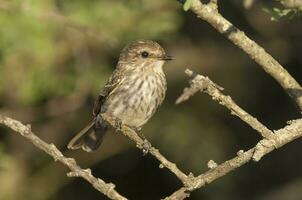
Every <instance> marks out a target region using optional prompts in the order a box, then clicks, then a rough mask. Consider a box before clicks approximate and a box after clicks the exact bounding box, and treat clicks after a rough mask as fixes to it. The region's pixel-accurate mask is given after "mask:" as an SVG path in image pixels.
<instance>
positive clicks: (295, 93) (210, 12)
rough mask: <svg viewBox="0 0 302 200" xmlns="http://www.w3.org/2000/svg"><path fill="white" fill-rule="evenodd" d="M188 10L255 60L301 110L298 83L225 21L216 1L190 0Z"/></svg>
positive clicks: (268, 55) (253, 42)
mask: <svg viewBox="0 0 302 200" xmlns="http://www.w3.org/2000/svg"><path fill="white" fill-rule="evenodd" d="M190 9H191V10H192V11H193V12H194V13H195V14H196V15H197V16H198V17H199V18H201V19H203V20H205V21H207V22H208V23H209V24H210V25H212V26H213V27H214V28H215V29H216V30H218V31H219V32H220V33H222V34H223V35H225V36H226V37H227V38H228V39H229V40H231V41H232V42H233V43H234V44H235V45H236V46H238V47H239V48H240V49H242V50H243V51H244V52H245V53H247V54H248V55H249V56H250V58H252V59H253V60H255V61H256V62H257V63H258V64H259V65H260V66H261V67H262V68H263V69H264V70H265V71H266V72H267V73H268V74H269V75H271V76H272V77H273V78H274V79H275V80H276V81H277V82H278V83H279V84H280V85H281V86H282V87H283V88H284V89H285V91H286V92H287V93H288V94H289V95H290V96H291V97H292V98H293V99H294V100H295V101H296V103H297V104H298V106H299V107H300V109H302V88H301V86H300V85H299V83H298V82H297V81H296V80H295V79H294V78H293V77H292V76H291V75H290V74H289V73H288V72H287V71H286V69H284V68H283V67H282V66H281V65H280V64H279V63H278V61H276V60H275V59H274V58H273V57H272V56H271V55H270V54H268V53H267V52H266V51H265V50H264V49H263V48H262V47H261V46H260V45H258V44H257V43H256V42H255V41H253V40H251V39H250V38H249V37H247V36H246V35H245V33H244V32H242V31H240V30H239V29H238V28H236V27H235V26H234V25H233V24H232V23H231V22H229V21H228V20H227V19H225V18H224V17H223V16H222V15H221V14H220V13H219V12H218V9H217V2H216V0H211V1H210V3H208V4H204V3H201V2H200V0H192V3H191V7H190Z"/></svg>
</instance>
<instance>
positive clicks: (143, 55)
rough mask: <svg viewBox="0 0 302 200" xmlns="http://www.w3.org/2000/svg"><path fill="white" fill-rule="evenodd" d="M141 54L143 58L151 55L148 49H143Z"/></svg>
mask: <svg viewBox="0 0 302 200" xmlns="http://www.w3.org/2000/svg"><path fill="white" fill-rule="evenodd" d="M141 55H142V57H143V58H147V57H148V56H149V53H148V52H147V51H143V52H142V53H141Z"/></svg>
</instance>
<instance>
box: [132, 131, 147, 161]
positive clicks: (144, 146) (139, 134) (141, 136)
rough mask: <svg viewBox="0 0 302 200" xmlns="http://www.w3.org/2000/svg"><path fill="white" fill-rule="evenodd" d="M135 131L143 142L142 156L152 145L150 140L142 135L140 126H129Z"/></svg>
mask: <svg viewBox="0 0 302 200" xmlns="http://www.w3.org/2000/svg"><path fill="white" fill-rule="evenodd" d="M131 128H132V129H133V130H134V131H135V132H136V133H137V135H138V136H139V137H140V138H141V139H142V140H143V141H144V143H143V146H142V147H143V148H142V149H143V156H145V155H147V154H148V152H149V150H150V148H151V147H152V146H151V144H150V142H149V141H148V140H147V139H146V137H145V136H144V134H142V128H141V127H138V128H137V127H131Z"/></svg>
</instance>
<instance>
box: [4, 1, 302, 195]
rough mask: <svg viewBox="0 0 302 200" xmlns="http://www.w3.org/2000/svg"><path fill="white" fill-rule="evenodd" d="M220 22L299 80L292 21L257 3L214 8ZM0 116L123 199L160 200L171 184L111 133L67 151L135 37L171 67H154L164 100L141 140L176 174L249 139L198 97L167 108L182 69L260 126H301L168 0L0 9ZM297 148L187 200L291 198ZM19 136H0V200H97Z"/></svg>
mask: <svg viewBox="0 0 302 200" xmlns="http://www.w3.org/2000/svg"><path fill="white" fill-rule="evenodd" d="M219 6H220V8H219V10H220V11H221V13H222V14H223V15H224V16H225V17H226V18H227V19H229V20H230V21H231V22H233V23H234V25H236V26H237V27H238V28H239V29H242V30H244V31H245V32H246V34H247V35H248V36H250V37H251V38H252V39H254V40H255V41H256V42H258V43H259V44H261V45H262V46H263V47H264V48H265V49H266V50H267V51H268V52H269V53H271V54H272V55H273V57H275V58H276V59H277V60H278V61H279V62H280V63H281V64H282V65H283V66H284V67H285V68H286V69H287V70H288V71H289V72H290V74H292V76H293V77H295V78H296V80H297V81H298V82H300V83H301V73H302V68H301V67H302V53H301V49H302V23H301V18H293V19H281V20H280V21H278V22H275V21H271V20H270V18H271V17H272V13H268V12H265V11H264V8H270V9H271V8H273V7H274V6H280V5H278V3H276V2H274V1H265V2H264V1H263V2H262V1H257V2H256V3H255V4H254V5H253V6H252V7H251V8H250V9H246V8H244V6H243V2H242V1H240V0H230V1H219ZM0 27H1V28H0V113H1V114H5V115H7V116H10V117H13V118H16V119H18V120H20V121H22V122H23V123H30V124H32V129H33V131H34V132H35V133H36V134H37V135H38V136H39V137H41V138H42V139H43V140H45V141H47V142H49V143H54V144H55V145H56V146H57V147H58V148H59V149H60V150H62V151H63V152H64V154H65V155H66V156H69V157H75V158H76V160H77V161H78V162H79V164H80V165H81V166H82V167H90V168H92V171H93V173H94V175H96V176H98V177H101V178H103V179H104V180H105V181H107V182H111V181H112V182H113V183H115V184H116V188H117V190H118V191H119V192H120V193H121V194H123V195H125V196H126V197H128V198H129V199H133V200H141V199H144V200H154V199H160V198H163V197H165V196H167V195H170V194H171V193H172V192H174V191H175V190H176V189H178V188H179V187H180V186H181V184H180V182H179V181H178V180H177V179H176V178H175V177H174V176H173V175H172V174H171V173H170V172H169V171H168V170H166V169H159V167H158V165H159V163H158V161H157V160H155V159H154V158H153V157H152V156H150V155H146V156H143V155H142V152H141V151H140V150H138V149H137V148H135V145H134V144H133V143H132V142H130V141H129V140H128V139H126V138H125V137H124V136H122V135H120V134H115V133H114V132H110V133H109V134H107V135H106V137H105V140H104V142H103V144H102V146H101V148H100V149H99V150H98V151H96V152H94V153H90V154H89V153H86V152H83V151H80V150H79V151H70V150H67V148H66V144H67V143H68V141H69V140H70V139H71V138H72V137H73V136H74V134H75V133H76V132H78V131H79V130H80V129H81V128H82V127H84V126H85V125H86V124H87V123H88V122H89V121H90V119H91V116H92V114H91V113H92V106H93V102H94V98H95V97H96V96H97V95H98V92H99V91H100V89H101V88H102V86H103V85H104V83H105V82H106V80H107V78H108V77H109V75H110V73H111V72H112V71H113V69H114V67H115V64H116V62H117V59H118V56H119V52H120V50H121V48H123V46H124V45H126V44H127V43H129V42H131V41H133V40H137V39H141V38H143V39H153V40H156V41H159V42H160V43H161V44H162V45H163V47H164V48H165V49H166V50H167V52H168V53H169V54H170V55H173V56H174V57H175V58H176V60H175V61H173V62H170V63H168V64H166V65H165V72H166V75H167V80H168V91H167V98H166V100H165V102H164V104H163V105H162V106H161V108H160V109H159V110H158V112H157V113H156V114H155V116H154V117H153V118H152V119H151V120H150V121H149V123H148V124H147V125H146V126H145V127H144V129H143V134H144V135H145V136H146V137H147V138H148V139H150V141H151V142H152V144H153V145H154V146H155V147H157V148H159V149H160V150H161V152H162V153H163V154H164V155H165V156H166V157H167V158H168V159H170V160H171V161H174V162H176V163H177V165H178V166H179V168H180V169H182V170H183V171H185V172H186V173H188V172H190V171H192V172H193V173H194V174H196V175H197V174H199V173H201V172H204V171H206V170H207V162H208V161H209V160H210V159H212V160H214V161H216V162H217V163H221V162H223V161H225V160H227V159H230V158H232V157H234V156H235V155H236V152H237V151H238V150H240V149H244V150H247V149H248V148H251V147H252V146H254V145H255V143H256V142H257V141H258V140H259V139H260V137H259V135H258V134H257V132H256V131H254V130H252V129H251V128H250V127H249V126H247V125H246V124H244V123H243V122H242V121H240V120H239V119H237V118H236V117H235V116H231V115H230V113H229V111H228V110H226V109H225V108H224V107H222V106H221V105H219V104H218V103H216V102H214V101H212V99H211V98H210V97H209V96H207V95H206V94H201V93H200V94H196V95H195V96H194V97H192V98H191V99H190V100H189V101H188V102H186V103H183V104H180V105H175V104H174V102H175V100H176V98H177V97H178V96H179V95H180V94H181V92H182V90H183V88H184V87H185V86H187V85H188V77H187V76H186V75H185V74H184V70H185V69H186V68H191V69H193V70H195V71H196V72H198V73H200V74H203V75H207V76H209V77H210V78H211V79H212V80H213V81H215V82H216V83H218V84H219V85H221V86H223V87H224V88H225V90H224V93H226V94H229V95H231V96H232V97H233V99H234V100H235V101H236V102H237V103H238V104H239V105H240V106H242V107H243V108H244V109H246V110H247V111H248V112H250V113H251V114H252V115H254V116H255V117H257V118H258V119H259V121H261V122H263V123H264V124H265V125H267V126H268V127H269V128H271V129H274V130H276V129H278V128H281V127H283V126H284V125H286V121H288V120H292V119H295V118H298V117H300V116H299V111H298V108H297V107H296V105H295V104H294V102H293V101H292V100H291V99H290V98H289V97H288V96H287V94H285V92H284V91H283V90H282V88H281V87H280V86H279V85H278V84H277V83H276V82H275V80H274V79H272V78H271V77H270V76H268V75H267V74H266V73H265V72H264V71H263V70H262V68H261V67H260V66H258V65H257V64H256V63H255V62H254V61H253V60H251V59H250V58H249V57H248V56H247V55H246V54H245V53H244V52H242V51H241V50H240V49H238V48H237V47H236V46H235V45H234V44H232V43H231V42H230V41H228V40H227V39H226V38H225V37H224V36H222V35H221V34H219V33H217V32H216V31H215V30H214V29H213V28H212V27H210V26H209V25H208V24H207V23H206V22H203V21H201V20H200V19H198V18H197V17H196V16H195V15H194V14H193V13H191V12H184V11H183V9H182V6H181V5H180V4H179V3H178V2H177V1H171V0H152V1H148V0H114V1H106V0H90V1H85V0H64V1H59V0H43V1H41V0H1V1H0ZM301 148H302V141H301V140H300V139H299V140H296V141H294V142H292V143H291V144H288V145H286V146H285V147H283V148H281V149H279V150H277V151H275V152H273V153H271V154H269V155H268V156H266V157H264V158H263V159H262V160H261V162H259V163H253V162H251V163H248V164H246V165H245V166H243V167H241V168H239V169H237V170H236V171H235V172H232V173H230V174H229V175H227V176H225V177H223V178H221V179H219V180H217V181H215V182H213V183H212V184H210V185H208V186H206V187H204V188H202V189H200V190H197V191H195V192H193V193H192V195H191V197H190V199H192V200H200V199H207V200H221V199H223V200H237V199H238V200H239V199H246V200H284V199H286V200H295V199H296V200H300V199H301V198H302V190H301V188H302V156H301ZM66 172H68V170H67V169H66V168H65V167H64V166H62V165H61V164H59V163H54V161H53V160H52V159H51V158H50V157H49V156H48V155H46V154H45V153H42V152H41V151H39V150H38V149H36V148H35V147H33V146H32V144H30V143H29V142H28V141H26V140H25V139H24V138H22V137H20V136H19V135H17V134H15V133H12V132H11V131H9V130H8V129H6V128H4V127H0V199H1V200H19V199H24V200H63V199H74V200H80V199H90V200H93V199H107V198H106V197H105V196H103V195H102V194H100V193H98V192H97V191H96V190H94V189H93V188H92V187H91V186H90V185H89V184H88V183H86V182H85V181H83V180H82V179H78V178H67V177H66Z"/></svg>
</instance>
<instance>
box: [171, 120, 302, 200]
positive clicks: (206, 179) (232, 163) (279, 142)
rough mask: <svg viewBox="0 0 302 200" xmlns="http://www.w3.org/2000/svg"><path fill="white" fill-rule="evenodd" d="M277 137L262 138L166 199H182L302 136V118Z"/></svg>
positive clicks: (280, 132) (281, 130)
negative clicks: (254, 144)
mask: <svg viewBox="0 0 302 200" xmlns="http://www.w3.org/2000/svg"><path fill="white" fill-rule="evenodd" d="M275 134H276V137H275V138H271V139H266V138H265V139H262V140H261V141H259V142H258V143H257V145H256V146H255V147H253V148H252V149H250V150H248V151H245V152H244V151H243V150H240V151H238V153H237V156H236V157H235V158H233V159H231V160H228V161H225V162H224V163H222V164H220V165H218V166H216V167H214V168H212V169H210V170H209V171H207V172H205V173H203V174H201V175H199V176H198V177H196V178H194V179H192V183H191V184H190V185H192V186H193V187H182V188H180V189H179V190H177V191H176V192H174V193H173V194H172V195H171V196H169V197H166V198H165V200H182V199H185V198H186V197H188V196H189V195H190V192H192V191H194V190H196V189H198V188H201V187H203V186H205V185H206V184H210V183H211V182H213V181H215V180H216V179H218V178H220V177H222V176H224V175H226V174H228V173H229V172H231V171H233V170H235V169H236V168H238V167H240V166H242V165H244V164H245V163H247V162H249V161H251V160H254V161H259V160H260V159H261V158H262V157H263V156H264V155H266V154H268V153H270V152H271V151H273V150H274V149H276V148H279V147H281V146H283V145H285V144H287V143H289V142H291V141H293V140H295V139H297V138H299V137H302V119H298V120H294V121H292V122H291V124H289V125H287V126H285V127H284V128H282V129H279V130H277V131H275Z"/></svg>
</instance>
